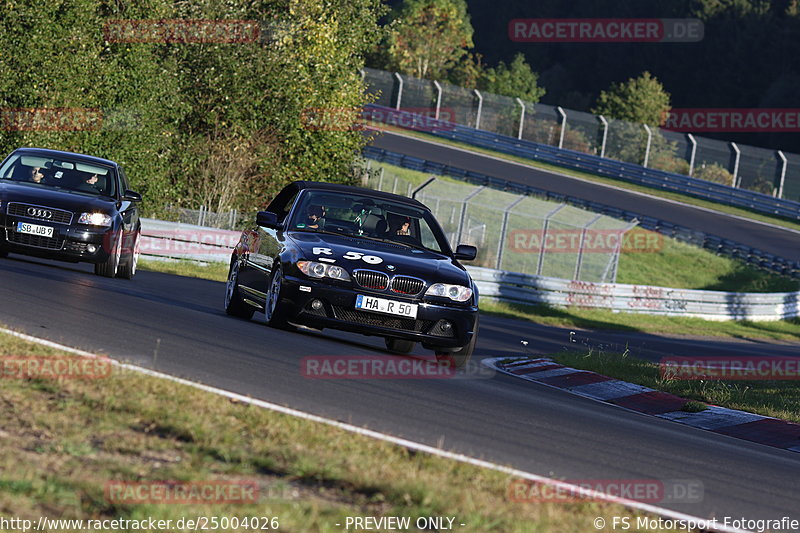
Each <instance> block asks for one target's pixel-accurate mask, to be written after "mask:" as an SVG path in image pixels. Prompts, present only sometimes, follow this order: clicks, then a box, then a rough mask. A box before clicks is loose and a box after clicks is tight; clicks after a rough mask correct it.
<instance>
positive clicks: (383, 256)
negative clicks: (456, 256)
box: [289, 232, 471, 286]
mask: <svg viewBox="0 0 800 533" xmlns="http://www.w3.org/2000/svg"><path fill="white" fill-rule="evenodd" d="M289 238H290V239H291V240H292V241H293V242H294V243H295V244H296V245H297V248H298V251H299V253H300V255H301V257H298V258H297V259H306V260H309V261H318V260H320V259H324V260H325V262H327V263H331V264H335V265H338V266H341V267H343V268H345V269H346V270H347V271H348V272H352V271H353V270H354V269H357V268H362V269H370V270H377V271H380V272H385V273H387V274H388V275H390V276H392V275H395V274H399V275H406V276H414V277H418V278H421V279H423V280H425V281H426V282H427V283H428V284H433V283H450V284H454V285H466V286H471V284H470V282H469V275H468V274H467V271H466V270H465V269H464V267H463V266H461V265H460V264H459V263H458V262H456V261H455V260H453V259H452V258H451V257H448V256H446V255H444V254H440V253H436V252H432V251H428V250H420V249H416V248H410V247H407V246H403V245H402V244H393V243H384V242H380V241H376V240H370V239H360V238H358V237H348V236H345V235H330V234H321V233H311V232H292V233H291V234H290V235H289Z"/></svg>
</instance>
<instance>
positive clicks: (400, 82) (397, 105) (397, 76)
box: [394, 72, 403, 111]
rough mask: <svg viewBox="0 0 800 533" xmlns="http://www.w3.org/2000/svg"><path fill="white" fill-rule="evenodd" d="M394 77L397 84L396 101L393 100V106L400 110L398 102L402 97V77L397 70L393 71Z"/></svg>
mask: <svg viewBox="0 0 800 533" xmlns="http://www.w3.org/2000/svg"><path fill="white" fill-rule="evenodd" d="M394 77H395V78H397V82H398V86H397V101H396V102H395V105H394V108H395V109H396V110H398V111H400V102H401V101H402V99H403V78H402V77H401V76H400V74H398V73H397V72H395V73H394Z"/></svg>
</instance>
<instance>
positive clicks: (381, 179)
mask: <svg viewBox="0 0 800 533" xmlns="http://www.w3.org/2000/svg"><path fill="white" fill-rule="evenodd" d="M384 171H385V169H384V168H383V167H381V175H380V176H379V177H378V190H379V191H382V190H383V173H384Z"/></svg>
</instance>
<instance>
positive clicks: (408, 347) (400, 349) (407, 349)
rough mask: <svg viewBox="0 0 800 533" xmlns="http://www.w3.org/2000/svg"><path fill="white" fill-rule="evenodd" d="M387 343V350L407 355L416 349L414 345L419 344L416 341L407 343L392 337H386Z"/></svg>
mask: <svg viewBox="0 0 800 533" xmlns="http://www.w3.org/2000/svg"><path fill="white" fill-rule="evenodd" d="M384 340H385V341H386V349H387V350H389V351H390V352H393V353H400V354H406V353H411V351H412V350H413V349H414V345H416V344H417V343H416V342H414V341H407V340H404V339H394V338H392V337H386V339H384Z"/></svg>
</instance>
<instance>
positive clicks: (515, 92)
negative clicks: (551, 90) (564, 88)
mask: <svg viewBox="0 0 800 533" xmlns="http://www.w3.org/2000/svg"><path fill="white" fill-rule="evenodd" d="M538 80H539V75H538V74H537V73H535V72H534V71H533V70H532V69H531V66H530V65H529V64H528V63H527V62H526V61H525V56H524V55H522V54H521V53H519V54H517V55H516V56H514V60H513V61H511V64H510V65H506V64H505V63H504V62H502V61H500V63H499V64H498V65H497V67H494V68H488V69H486V71H485V72H484V74H483V77H482V78H481V81H480V88H481V89H483V90H485V91H488V92H491V93H496V94H502V95H504V96H510V97H512V98H521V99H523V100H525V101H528V102H532V103H536V102H538V101H539V99H540V98H541V97H542V96H544V94H545V89H544V87H539V85H538Z"/></svg>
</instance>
